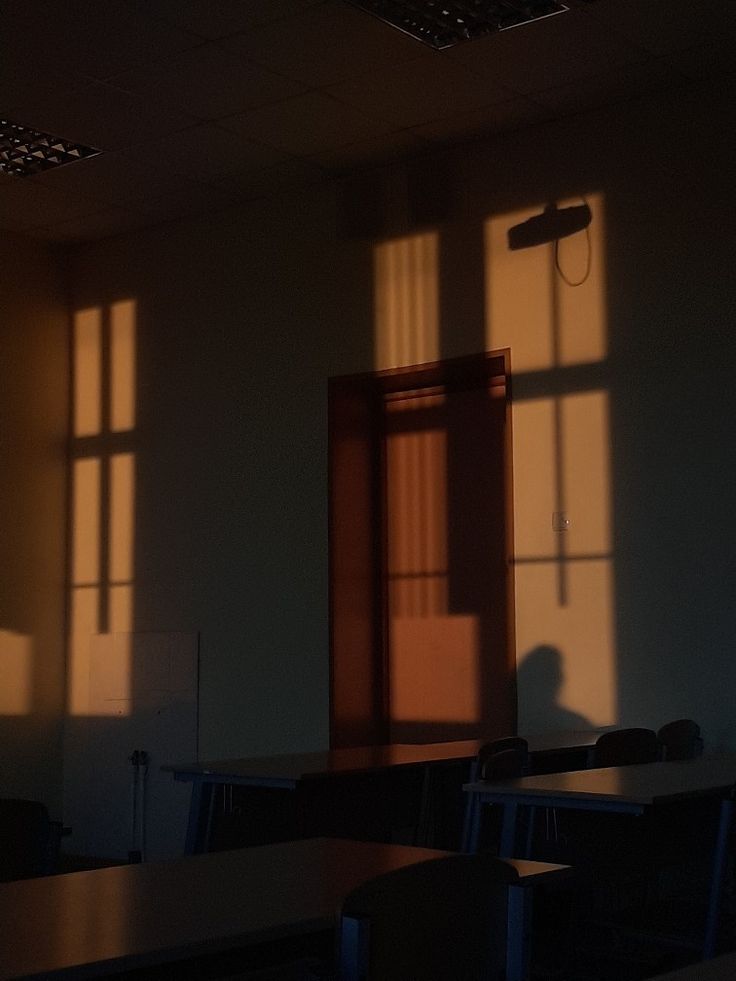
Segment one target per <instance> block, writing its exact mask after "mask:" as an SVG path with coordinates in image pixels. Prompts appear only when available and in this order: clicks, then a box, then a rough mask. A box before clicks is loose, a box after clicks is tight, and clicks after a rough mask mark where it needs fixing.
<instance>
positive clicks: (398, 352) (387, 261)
mask: <svg viewBox="0 0 736 981" xmlns="http://www.w3.org/2000/svg"><path fill="white" fill-rule="evenodd" d="M438 262H439V245H438V237H437V233H436V232H427V233H425V234H423V235H413V236H410V237H408V238H401V239H395V240H393V241H390V242H383V243H381V244H380V245H377V246H376V248H375V251H374V296H375V304H376V311H375V317H376V325H375V331H376V334H375V336H376V352H375V353H376V357H375V360H376V368H379V369H380V368H388V367H391V368H394V367H399V366H401V365H411V364H421V363H423V362H427V361H435V360H437V357H438V353H439V286H438Z"/></svg>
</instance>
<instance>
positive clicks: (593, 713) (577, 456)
mask: <svg viewBox="0 0 736 981" xmlns="http://www.w3.org/2000/svg"><path fill="white" fill-rule="evenodd" d="M579 201H580V199H579V198H578V199H572V200H570V201H565V202H557V204H558V205H559V206H560V207H564V206H572V205H574V204H576V203H579ZM587 203H588V204H589V206H590V208H591V212H592V216H593V220H592V222H591V224H590V227H589V229H588V231H587V234H586V232H580V233H578V234H576V235H572V236H571V237H569V238H565V239H561V240H560V242H559V245H558V248H557V249H555V244H554V243H549V244H543V245H537V246H535V247H533V248H525V249H521V250H519V251H512V250H510V249H509V245H508V239H507V233H508V229H509V228H510V227H511V226H513V225H516V224H518V223H520V222H523V221H525V220H526V219H528V218H529V217H531V216H532V215H535V214H539V212H540V211H541V210H542V208H543V207H544V204H541V205H540V204H539V203H537V204H535V205H533V206H532V207H530V208H528V209H523V210H520V211H517V212H514V213H513V214H503V215H496V216H493V217H492V218H490V219H489V220H488V221H487V223H486V316H487V335H486V336H487V343H488V344H489V346H494V347H502V346H504V347H505V346H508V347H509V348H510V349H511V363H512V371H513V377H514V400H513V406H512V412H513V462H514V540H515V541H514V549H515V556H514V563H515V586H516V647H517V658H518V662H519V667H520V669H521V665H522V664H523V663H524V658H525V655H527V654H528V653H529V652H532V651H535V650H539V649H540V648H545V649H547V648H548V649H555V650H557V651H559V654H560V657H561V659H562V662H563V663H562V667H563V671H562V676H563V678H564V681H563V683H562V689H561V692H560V699H561V702H562V703H564V705H566V706H568V707H569V708H570V709H573V710H575V711H577V712H578V713H582V714H583V715H584V716H585V717H586V719H587V720H588V721H590V722H591V723H594V724H597V725H605V724H609V723H613V722H615V721H616V712H617V701H616V672H615V657H616V649H615V636H614V616H613V609H614V594H613V581H614V576H613V551H612V548H613V546H612V529H611V511H612V504H611V466H610V421H609V394H608V391H607V389H606V370H607V369H606V356H607V331H606V322H605V299H606V289H605V271H604V267H603V262H604V245H605V237H604V217H605V215H604V201H603V197H602V195H600V194H593V195H590V196H588V198H587ZM558 266H559V267H560V268H561V269H562V270H563V272H564V273H565V276H564V278H563V276H562V275H560V271H559V270H558V268H557V267H558ZM588 266H589V269H588ZM585 272H587V275H582V274H583V273H585ZM568 279H569V280H570V281H571V282H577V281H579V280H581V279H582V280H583V282H582V283H581V285H579V286H571V285H569V284H568V282H567V280H568ZM565 521H567V522H569V525H567V526H566V525H565ZM519 677H520V686H519V711H520V716H519V727H520V731H524V727H525V726H528V727H531V728H527V729H526V731H531V729H533V728H534V726H535V725H536V726H538V725H539V723H540V719H539V718H538V710H539V705H538V704H537V701H538V698H539V697H541V696H540V694H539V692H536V693H535V692H534V691H533V690H532V688H533V685H532V686H530V688H528V689H524V687H523V685H522V683H521V679H522V673H521V670H520V676H519Z"/></svg>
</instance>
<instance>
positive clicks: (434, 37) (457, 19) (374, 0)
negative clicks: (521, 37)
mask: <svg viewBox="0 0 736 981" xmlns="http://www.w3.org/2000/svg"><path fill="white" fill-rule="evenodd" d="M348 2H349V3H351V4H352V5H353V6H354V7H359V8H360V9H361V10H365V11H367V12H368V13H369V14H374V15H375V16H376V17H378V18H379V19H380V20H382V21H385V23H387V24H390V25H391V26H392V27H396V28H398V29H399V30H400V31H403V32H404V33H405V34H409V35H410V36H411V37H414V38H416V39H417V40H418V41H423V42H424V43H425V44H428V45H429V46H430V47H432V48H438V49H442V48H449V47H451V46H452V45H453V44H458V43H460V42H461V41H472V40H473V39H474V38H479V37H483V36H484V35H486V34H494V33H495V32H497V31H505V30H508V29H509V28H511V27H518V26H519V25H520V24H528V23H529V22H531V21H533V20H539V19H540V18H542V17H551V16H552V15H554V14H561V13H563V12H564V11H566V10H569V8H570V7H571V6H576V5H577V4H579V3H580V2H581V0H568V2H567V3H561V2H558V0H348Z"/></svg>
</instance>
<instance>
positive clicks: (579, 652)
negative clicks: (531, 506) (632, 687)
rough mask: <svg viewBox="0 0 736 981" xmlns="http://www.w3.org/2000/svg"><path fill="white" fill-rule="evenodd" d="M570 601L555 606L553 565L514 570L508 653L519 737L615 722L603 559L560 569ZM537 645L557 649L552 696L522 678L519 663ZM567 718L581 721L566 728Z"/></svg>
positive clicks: (609, 576) (608, 588)
mask: <svg viewBox="0 0 736 981" xmlns="http://www.w3.org/2000/svg"><path fill="white" fill-rule="evenodd" d="M566 570H567V571H566V574H567V577H568V590H569V594H570V602H569V603H568V604H567V605H566V606H561V605H560V604H559V603H558V602H557V568H556V567H555V563H554V562H542V563H530V564H528V565H521V566H517V569H516V649H517V651H518V664H519V732H521V733H523V734H526V735H529V734H533V733H536V732H543V731H544V730H545V729H569V728H576V726H578V727H580V728H582V727H584V726H585V725H586V724H588V723H590V724H592V725H594V726H603V725H611V724H614V723H615V722H616V713H617V699H616V650H615V645H614V641H613V638H614V623H613V570H612V566H611V562H610V560H609V559H600V560H580V561H576V560H575V559H571V560H569V561H568V562H567V564H566ZM539 645H551V646H553V647H555V648H556V649H557V650H559V652H560V655H561V658H560V660H561V664H562V685H561V688H560V690H559V692H556V693H553V692H550V691H549V690H548V691H540V690H539V688H538V686H537V683H536V680H535V679H534V678H533V677H531V678H530V677H525V674H524V659H525V657H526V656H527V655H528V654H529V653H530V652H532V651H534V650H535V649H536V648H537V647H538V646H539ZM568 713H576V714H577V715H579V716H581V717H582V718H581V720H580V722H579V723H575V722H572V721H571V720H570V718H569V716H568Z"/></svg>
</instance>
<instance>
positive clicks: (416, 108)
mask: <svg viewBox="0 0 736 981" xmlns="http://www.w3.org/2000/svg"><path fill="white" fill-rule="evenodd" d="M430 55H431V57H429V58H420V59H417V60H416V61H412V62H408V63H405V64H402V65H394V66H392V67H389V68H386V69H385V70H382V71H380V72H376V73H374V74H368V75H363V76H361V77H360V78H357V79H352V80H351V81H347V82H341V83H340V84H338V85H333V86H330V87H329V88H328V89H326V90H325V91H326V92H328V93H329V94H330V95H333V96H334V97H335V98H336V99H339V100H340V101H342V102H345V103H346V104H348V105H351V106H354V107H356V108H358V109H360V110H362V111H363V112H366V113H370V114H372V115H373V116H375V117H376V118H377V119H385V120H388V121H389V122H390V123H391V124H393V126H394V127H395V128H403V127H408V126H418V125H420V124H421V123H426V122H430V121H431V120H433V119H441V118H443V117H444V116H452V115H454V114H455V113H458V112H463V111H464V110H469V109H479V108H480V107H481V106H484V105H488V104H489V103H492V102H495V101H498V102H501V101H503V100H504V99H508V98H509V95H510V94H511V93H509V91H508V90H507V89H506V88H505V87H504V86H503V85H502V84H501V83H500V82H499V83H493V82H488V81H483V80H481V79H479V78H478V77H477V76H476V75H475V74H474V73H473V72H471V71H468V70H467V69H466V68H465V67H464V66H463V65H458V64H455V63H454V62H452V61H450V60H448V59H447V58H446V57H445V56H444V55H443V54H441V53H440V52H438V51H432V52H430Z"/></svg>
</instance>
